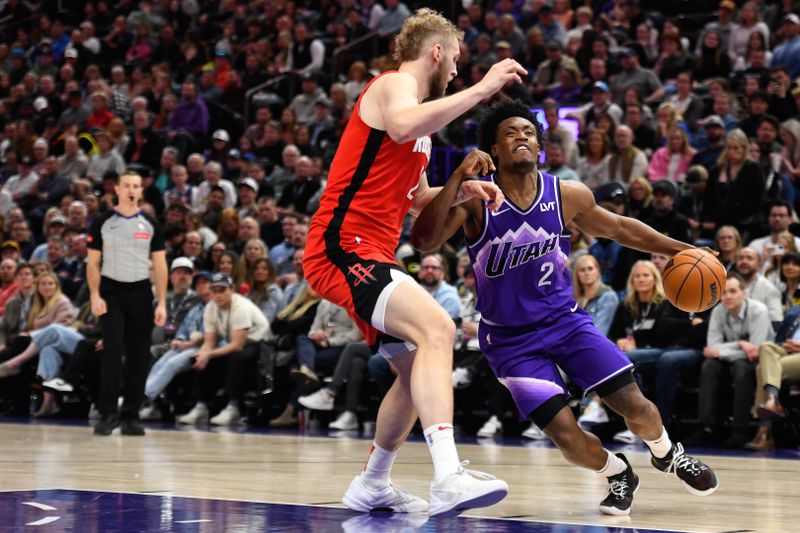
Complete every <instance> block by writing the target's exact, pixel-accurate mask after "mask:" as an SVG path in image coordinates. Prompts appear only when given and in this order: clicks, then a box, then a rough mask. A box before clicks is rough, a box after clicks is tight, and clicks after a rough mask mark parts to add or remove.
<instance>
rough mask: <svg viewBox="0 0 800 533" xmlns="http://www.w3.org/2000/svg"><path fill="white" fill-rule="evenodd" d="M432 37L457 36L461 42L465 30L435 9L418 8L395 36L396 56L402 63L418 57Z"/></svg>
mask: <svg viewBox="0 0 800 533" xmlns="http://www.w3.org/2000/svg"><path fill="white" fill-rule="evenodd" d="M431 37H445V38H449V37H455V38H456V39H457V40H458V41H459V42H461V41H462V40H463V39H464V32H463V31H461V30H459V29H458V28H457V27H456V26H455V25H454V24H453V23H452V22H450V21H449V20H447V19H446V18H444V17H443V16H442V15H441V14H440V13H438V12H436V11H434V10H433V9H428V8H427V7H424V8H422V9H418V10H416V11H415V12H414V14H413V15H411V16H410V17H408V18H407V19H406V22H405V24H403V29H401V30H400V33H399V34H398V35H397V37H396V38H395V44H396V47H395V51H394V58H395V59H396V60H397V61H399V62H401V63H404V62H406V61H414V60H415V59H418V58H419V56H420V54H422V47H423V45H424V44H425V42H426V41H427V40H429V39H430V38H431Z"/></svg>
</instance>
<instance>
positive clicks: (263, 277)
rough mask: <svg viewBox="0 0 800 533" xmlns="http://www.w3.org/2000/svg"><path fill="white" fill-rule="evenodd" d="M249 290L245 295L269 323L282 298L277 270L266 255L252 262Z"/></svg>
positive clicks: (273, 317) (275, 313)
mask: <svg viewBox="0 0 800 533" xmlns="http://www.w3.org/2000/svg"><path fill="white" fill-rule="evenodd" d="M251 275H252V279H251V281H250V292H248V293H247V297H248V298H250V300H251V301H252V302H253V303H254V304H256V305H257V306H258V308H259V309H261V312H262V313H264V316H265V317H267V320H269V321H270V323H271V322H272V321H273V320H274V319H275V316H276V315H277V314H278V310H279V309H280V306H281V302H282V300H283V291H282V290H281V288H280V287H279V286H278V270H277V269H276V268H275V265H274V264H272V261H270V260H269V259H267V258H266V257H260V258H258V259H256V261H255V263H254V264H253V271H252V274H251Z"/></svg>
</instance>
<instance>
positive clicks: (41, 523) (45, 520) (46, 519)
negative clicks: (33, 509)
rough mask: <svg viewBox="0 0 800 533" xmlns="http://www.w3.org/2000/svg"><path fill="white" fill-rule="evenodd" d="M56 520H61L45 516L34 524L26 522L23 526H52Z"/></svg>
mask: <svg viewBox="0 0 800 533" xmlns="http://www.w3.org/2000/svg"><path fill="white" fill-rule="evenodd" d="M56 520H61V517H60V516H45V517H44V518H42V519H41V520H37V521H36V522H28V523H27V524H25V525H26V526H46V525H47V524H52V523H53V522H55V521H56Z"/></svg>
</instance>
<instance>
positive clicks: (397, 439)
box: [342, 351, 428, 513]
mask: <svg viewBox="0 0 800 533" xmlns="http://www.w3.org/2000/svg"><path fill="white" fill-rule="evenodd" d="M413 363H414V352H413V351H412V352H405V353H397V354H395V355H394V356H393V357H392V359H391V364H392V366H394V368H395V369H396V370H397V375H398V377H397V379H395V381H394V384H393V385H392V386H391V388H390V389H389V392H388V393H387V394H386V396H385V397H384V398H383V401H382V402H381V405H380V408H379V409H378V418H377V420H376V422H375V440H374V442H373V443H372V448H371V449H370V452H369V456H368V457H367V461H366V463H365V464H364V469H363V471H362V472H361V473H360V474H359V475H358V476H356V477H355V479H353V481H352V482H351V483H350V486H349V487H348V488H347V492H346V493H345V495H344V497H343V498H342V502H343V503H344V504H345V505H346V506H347V507H348V508H350V509H353V510H354V511H361V512H364V513H366V512H370V511H374V510H376V509H384V510H389V509H390V510H392V511H394V512H398V513H414V512H418V513H421V512H426V511H427V510H428V504H427V502H426V501H425V500H423V499H421V498H418V497H416V496H413V495H411V494H409V493H407V492H405V491H403V490H401V489H399V488H398V487H396V486H395V485H393V484H392V483H391V480H390V474H391V469H392V465H393V464H394V461H395V459H396V458H397V454H398V449H399V448H400V446H401V445H402V444H403V443H404V442H405V440H406V438H407V437H408V434H409V432H410V431H411V428H412V427H413V426H414V422H416V420H417V412H416V410H415V409H414V402H413V401H412V399H411V389H410V386H409V383H408V376H409V375H410V373H411V366H412V365H413Z"/></svg>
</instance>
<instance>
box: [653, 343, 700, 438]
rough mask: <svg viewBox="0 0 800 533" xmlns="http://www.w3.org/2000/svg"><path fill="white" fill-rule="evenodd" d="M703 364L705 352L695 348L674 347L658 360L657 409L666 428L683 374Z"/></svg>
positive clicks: (668, 349)
mask: <svg viewBox="0 0 800 533" xmlns="http://www.w3.org/2000/svg"><path fill="white" fill-rule="evenodd" d="M702 362H703V352H701V351H700V350H697V349H694V348H683V347H680V346H674V347H671V348H667V349H666V350H665V351H664V353H663V354H662V355H661V358H660V359H659V360H658V365H657V370H656V407H658V412H659V413H661V420H663V421H664V426H665V427H669V419H670V417H671V416H672V404H673V403H675V397H676V396H677V395H678V389H679V388H680V382H681V374H683V375H686V374H687V373H688V372H689V371H691V370H692V369H697V371H698V373H699V370H700V365H701V363H702Z"/></svg>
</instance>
